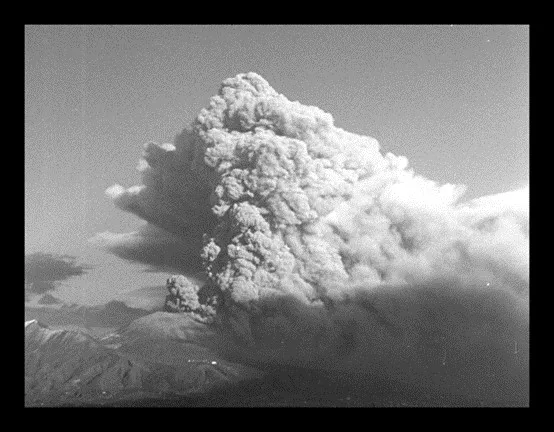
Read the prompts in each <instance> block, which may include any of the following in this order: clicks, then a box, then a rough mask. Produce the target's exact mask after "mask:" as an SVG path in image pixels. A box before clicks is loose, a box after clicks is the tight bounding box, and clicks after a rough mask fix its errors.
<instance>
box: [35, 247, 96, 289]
mask: <svg viewBox="0 0 554 432" xmlns="http://www.w3.org/2000/svg"><path fill="white" fill-rule="evenodd" d="M88 270H90V267H89V266H86V265H84V264H77V263H76V257H74V256H71V255H56V254H50V253H43V252H35V253H32V254H27V255H25V296H26V299H27V297H28V296H30V295H35V294H45V293H47V292H49V291H54V290H55V289H56V288H57V287H58V285H59V283H60V282H63V281H65V280H67V279H69V278H72V277H75V276H82V275H83V274H85V273H86V272H87V271H88Z"/></svg>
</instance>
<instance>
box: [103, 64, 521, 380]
mask: <svg viewBox="0 0 554 432" xmlns="http://www.w3.org/2000/svg"><path fill="white" fill-rule="evenodd" d="M139 170H140V171H141V172H142V175H143V184H142V185H140V186H134V187H131V188H129V189H125V188H123V187H121V186H119V185H117V186H113V187H112V188H110V189H108V191H107V193H108V195H109V196H110V197H111V198H112V199H113V200H114V202H115V204H116V205H117V206H118V207H119V208H121V209H122V210H125V211H128V212H131V213H134V214H135V215H137V216H139V217H140V218H142V219H144V220H145V221H146V222H147V225H145V227H143V229H142V230H140V231H139V232H135V233H132V234H112V233H102V234H99V235H98V236H97V237H96V239H95V241H97V242H100V243H101V244H103V245H104V246H105V247H107V248H108V249H109V250H111V251H112V252H114V253H116V254H117V255H119V256H122V257H124V258H127V259H134V260H139V261H142V262H148V263H153V264H156V265H160V264H164V265H167V266H168V267H171V268H173V269H176V270H178V271H180V272H182V273H184V274H186V275H192V274H195V272H197V271H198V269H199V268H202V269H203V271H204V272H205V278H206V281H207V282H206V285H209V286H210V287H212V289H216V290H217V292H218V293H219V296H220V301H219V302H218V304H219V305H220V310H219V311H218V315H219V316H220V322H221V323H222V324H224V325H225V326H226V327H225V328H226V329H227V330H229V329H230V330H231V332H232V334H233V335H234V336H235V337H237V338H238V340H240V341H241V342H240V343H241V346H249V347H250V353H251V355H252V356H255V357H257V358H264V359H266V358H273V359H275V360H276V361H280V362H283V361H286V362H301V363H304V362H307V363H310V362H312V363H313V364H318V365H319V367H325V368H338V369H344V368H347V367H352V368H353V369H357V370H359V369H360V368H362V369H364V370H367V371H371V372H376V371H381V372H382V373H386V374H389V375H393V376H397V375H398V376H400V375H402V374H404V375H406V372H405V370H407V369H405V366H406V365H410V368H412V369H413V368H415V369H416V370H417V373H412V372H411V373H410V374H411V376H417V377H423V378H421V380H422V381H425V380H426V379H427V380H428V378H429V374H428V372H425V371H426V368H427V369H428V367H429V364H430V362H431V363H432V361H431V358H433V359H435V357H437V356H438V357H441V356H444V353H443V351H445V352H446V353H447V354H446V355H448V356H450V358H454V359H456V360H455V361H454V362H452V361H451V363H455V364H456V366H455V367H453V370H456V371H457V372H456V374H454V375H456V376H460V377H463V376H464V374H463V371H467V370H468V368H470V369H476V368H477V369H478V370H479V371H480V373H479V374H476V375H475V376H477V375H478V376H480V377H481V375H483V374H484V371H485V370H488V366H487V367H485V366H486V365H488V364H489V363H487V362H490V361H493V360H491V359H493V358H494V359H496V360H494V364H495V367H496V369H497V370H496V371H495V373H500V372H502V371H503V372H505V373H504V375H506V376H508V375H510V374H511V375H510V376H512V375H513V374H514V373H515V372H514V371H516V370H518V371H519V372H518V373H521V370H525V365H524V366H521V365H522V364H525V362H523V363H522V361H521V358H522V357H523V356H525V355H526V353H527V351H526V346H527V345H528V301H529V300H528V296H529V270H528V268H529V252H528V246H529V222H528V213H529V210H528V208H529V206H528V199H529V198H528V197H529V195H528V192H529V191H528V188H525V189H522V190H518V191H514V192H508V193H505V194H500V195H495V196H489V197H484V198H480V199H476V200H472V201H470V202H466V203H463V202H462V203H460V202H459V200H460V198H461V196H462V195H463V193H464V188H463V187H460V186H456V185H451V184H445V185H439V184H437V183H435V182H433V181H430V180H428V179H425V178H423V177H421V176H419V175H417V174H415V173H414V172H413V170H412V169H410V168H409V167H408V160H407V159H406V158H404V157H401V156H395V155H393V154H391V153H386V154H383V153H382V152H381V150H380V146H379V143H378V142H377V141H376V140H375V139H373V138H370V137H365V136H360V135H356V134H352V133H349V132H347V131H345V130H343V129H340V128H338V127H336V126H335V125H334V124H333V118H332V116H331V115H330V114H328V113H325V112H323V111H322V110H320V109H319V108H317V107H312V106H304V105H301V104H300V103H299V102H291V101H289V100H288V99H287V98H286V97H285V96H283V95H281V94H278V93H277V92H276V91H275V90H274V89H273V88H271V87H270V85H269V84H268V83H267V82H266V81H265V80H264V79H263V78H262V77H260V76H259V75H257V74H255V73H247V74H239V75H237V76H236V77H234V78H230V79H227V80H225V81H224V82H223V84H222V85H221V88H220V90H219V93H218V94H217V95H216V96H214V97H213V98H212V99H211V101H210V104H209V107H208V108H206V109H203V110H202V111H201V112H200V114H199V115H198V117H197V119H196V121H195V122H193V124H192V125H191V127H190V128H186V129H185V130H183V132H182V133H181V134H180V135H178V136H177V138H176V139H175V143H174V144H162V145H158V144H155V143H148V144H147V145H146V146H145V147H144V154H143V158H142V160H141V162H140V164H139ZM514 341H516V345H517V343H518V341H519V348H518V349H517V350H516V351H517V353H518V357H517V358H518V363H517V364H518V365H519V366H517V367H516V365H515V364H514V361H513V359H512V357H513V356H512V355H511V354H510V353H511V351H510V349H511V347H512V345H513V343H514ZM469 346H472V347H474V348H475V349H472V350H469V351H468V347H469ZM407 347H411V348H410V349H408V348H407ZM432 347H436V349H434V348H432ZM435 351H436V352H435ZM475 353H478V354H475ZM441 358H442V357H441ZM441 364H442V363H441ZM348 365H350V366H348ZM522 367H523V369H521V368H522ZM518 368H519V369H518ZM402 371H404V372H402ZM483 376H484V375H483ZM425 377H426V378H425ZM414 379H415V378H414ZM454 381H455V382H458V380H454ZM454 381H452V380H451V381H450V383H452V382H454ZM462 381H463V379H460V382H462Z"/></svg>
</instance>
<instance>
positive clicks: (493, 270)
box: [25, 25, 529, 405]
mask: <svg viewBox="0 0 554 432" xmlns="http://www.w3.org/2000/svg"><path fill="white" fill-rule="evenodd" d="M25 37H26V143H25V146H26V237H25V241H26V253H27V254H30V253H33V252H34V253H35V255H34V256H38V257H40V256H43V255H40V253H38V252H41V253H43V254H44V253H49V254H52V253H53V254H58V255H62V256H66V257H68V258H66V259H65V261H63V262H67V259H69V258H71V257H73V258H78V260H80V261H79V263H77V264H72V265H74V266H75V268H77V269H78V270H80V269H81V268H85V267H86V269H87V271H86V272H83V271H77V270H75V271H72V272H71V273H67V274H68V275H69V276H71V278H70V279H68V277H66V276H64V277H63V279H61V278H60V279H59V280H63V286H54V285H49V286H52V289H50V290H49V294H50V295H54V296H56V297H57V298H58V299H59V301H62V302H66V303H73V304H100V303H108V302H109V301H113V300H115V299H117V300H118V301H123V302H125V303H127V304H130V303H131V302H132V301H134V302H135V303H137V302H138V303H137V304H138V305H139V306H140V307H144V308H146V306H145V305H144V304H141V303H140V302H141V301H142V302H145V301H146V300H147V299H145V298H142V297H140V296H134V297H133V293H136V292H139V291H140V292H143V291H141V289H144V288H147V287H148V286H151V285H163V284H164V282H165V279H166V278H167V276H168V273H170V274H172V273H179V274H182V275H184V276H185V277H187V278H189V279H190V280H193V281H195V283H196V284H197V285H191V286H197V287H198V288H197V293H198V298H197V299H196V298H195V300H194V301H195V304H197V305H198V308H197V309H196V312H197V313H195V312H190V313H189V312H187V313H185V314H184V315H186V317H184V318H183V319H184V320H185V318H186V320H189V321H186V320H185V321H183V323H181V324H179V325H180V326H181V327H182V326H185V323H188V322H191V321H190V319H191V318H190V317H191V316H192V317H194V319H195V320H196V321H195V324H194V325H192V324H187V325H188V326H189V327H187V328H189V332H188V333H187V334H189V336H190V335H199V336H198V337H197V342H198V343H199V344H201V343H202V344H206V342H205V340H206V336H205V334H206V333H205V332H206V330H205V329H204V327H205V328H209V329H210V331H211V332H213V335H214V336H213V337H212V338H211V339H210V343H209V346H210V349H211V350H213V352H217V353H218V355H220V356H222V357H223V358H232V359H233V361H235V362H237V363H240V364H244V365H249V366H251V367H256V368H259V369H261V370H265V371H267V370H272V369H276V368H282V367H287V368H304V369H306V370H310V371H317V373H323V374H325V376H327V377H335V378H329V379H330V380H331V382H337V383H338V382H351V383H352V386H353V387H356V386H357V390H356V391H357V392H358V393H357V394H363V395H366V396H365V397H367V400H370V399H371V397H370V396H371V392H372V391H375V388H376V386H377V384H376V383H377V382H381V383H382V382H386V383H389V385H390V386H391V387H393V388H394V387H395V386H396V387H397V388H400V387H401V386H407V387H408V388H411V389H417V392H420V394H423V395H429V394H433V395H440V396H437V398H439V399H440V398H443V399H441V400H443V403H444V404H445V405H449V404H456V402H455V401H456V400H458V399H459V400H464V401H465V402H464V403H462V404H468V403H469V404H472V403H475V404H478V403H479V404H515V405H525V404H528V397H529V396H528V385H529V384H528V381H529V376H528V360H529V185H528V27H526V26H456V25H454V26H450V25H446V26H46V27H41V26H27V27H26V32H25ZM218 85H219V89H218V88H217V86H218ZM210 94H215V95H214V96H213V97H211V99H210V98H209V95H210ZM187 110H189V111H187ZM179 131H180V132H179ZM175 133H177V134H176V135H175ZM144 142H146V144H144V145H143V147H142V156H141V157H140V145H142V143H144ZM408 158H409V159H410V161H409V160H408ZM137 161H138V166H137ZM135 167H136V168H137V171H136V173H135V172H134V171H133V169H134V168H135ZM137 174H138V175H137ZM133 185H134V186H133ZM104 191H105V194H106V195H107V197H108V198H110V199H111V200H112V201H113V203H114V204H115V206H114V209H112V208H110V207H109V206H107V204H106V201H109V200H107V199H106V198H105V197H102V196H101V195H102V193H104ZM48 256H50V255H48ZM50 262H62V261H60V260H58V261H56V260H55V259H50ZM71 262H72V263H74V262H75V259H73V261H71ZM81 262H82V263H81ZM43 273H44V272H43ZM37 282H40V281H37ZM168 283H169V281H168ZM191 289H192V288H191ZM162 291H163V288H162ZM149 292H150V293H151V292H157V293H159V292H161V291H160V290H158V291H156V290H153V291H152V290H151V291H149ZM27 294H28V295H29V296H31V300H29V299H28V298H26V301H27V302H29V301H32V297H33V295H35V296H38V295H40V294H38V293H37V292H36V290H35V291H34V292H33V291H32V290H28V291H27ZM156 295H158V296H159V294H156ZM163 295H164V294H163V293H162V296H163ZM132 299H134V300H132ZM148 300H149V301H152V296H150V298H149V299H148ZM198 311H201V313H200V312H198ZM160 313H161V312H155V314H160ZM154 316H158V315H154ZM164 319H166V318H164ZM141 320H143V321H141ZM144 320H146V321H144ZM138 321H140V322H142V323H144V322H147V323H150V324H148V325H154V324H152V323H154V322H155V323H156V325H159V321H156V320H154V318H152V317H151V316H150V318H149V316H146V317H142V318H139V319H138ZM163 322H166V321H163ZM167 322H170V321H167ZM175 322H176V321H174V320H173V319H172V321H171V323H175ZM135 325H138V324H135ZM172 325H173V324H172ZM145 326H146V327H147V325H146V324H143V325H142V326H141V327H140V328H141V329H144V328H146V327H145ZM199 326H200V327H199ZM202 326H204V327H202ZM199 329H201V330H199ZM34 331H35V330H34ZM149 334H150V333H149ZM210 334H211V333H210ZM190 337H191V338H192V340H196V339H195V337H196V336H190ZM200 341H203V342H200ZM206 346H207V345H206ZM136 368H138V369H137V370H143V369H141V368H142V366H140V364H139V365H138V366H136ZM333 380H334V381H333ZM390 383H397V384H390ZM380 385H381V386H382V384H380ZM360 387H361V388H360ZM352 391H353V392H354V390H352ZM423 399H425V397H423ZM470 400H471V401H473V402H467V401H470ZM453 401H454V402H453Z"/></svg>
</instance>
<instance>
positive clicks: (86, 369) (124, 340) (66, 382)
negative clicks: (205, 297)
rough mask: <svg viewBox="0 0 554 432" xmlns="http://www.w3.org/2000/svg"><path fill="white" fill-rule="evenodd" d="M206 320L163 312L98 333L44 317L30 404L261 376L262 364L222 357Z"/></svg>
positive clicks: (30, 327) (28, 382) (30, 370)
mask: <svg viewBox="0 0 554 432" xmlns="http://www.w3.org/2000/svg"><path fill="white" fill-rule="evenodd" d="M194 326H197V328H195V327H194ZM202 326H203V325H201V324H199V323H195V322H194V321H193V320H192V319H189V318H188V317H186V316H184V315H178V314H169V313H164V312H156V313H154V314H151V315H149V316H146V317H143V318H139V319H138V320H136V321H135V322H133V323H132V324H131V325H129V326H127V327H126V328H125V329H123V330H121V331H118V332H116V333H114V334H112V335H110V336H109V337H104V338H102V339H97V338H95V337H92V336H91V335H89V334H87V333H86V332H85V331H79V330H52V329H50V328H48V327H47V326H45V325H43V324H41V323H39V322H38V321H37V320H31V321H27V322H25V403H26V405H27V406H32V405H60V404H62V405H63V404H70V405H75V404H89V403H92V404H106V403H114V401H118V400H129V399H137V398H139V399H140V398H163V397H166V396H168V395H188V394H196V393H202V392H206V391H208V390H212V389H214V388H215V387H217V386H224V385H225V384H231V383H235V382H238V381H242V380H244V379H250V378H254V377H257V376H259V373H258V371H256V370H254V369H251V368H248V367H245V366H241V365H237V364H234V363H230V362H228V361H225V360H224V359H221V358H220V357H219V356H218V355H217V354H215V353H214V352H213V351H212V350H210V348H209V345H206V344H203V343H202V341H207V340H208V339H209V338H210V334H209V330H207V329H203V328H202ZM202 331H204V333H202ZM199 335H200V337H199Z"/></svg>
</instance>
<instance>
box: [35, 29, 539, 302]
mask: <svg viewBox="0 0 554 432" xmlns="http://www.w3.org/2000/svg"><path fill="white" fill-rule="evenodd" d="M249 71H253V72H257V73H259V74H260V75H262V76H263V77H264V78H265V79H267V80H268V82H269V83H270V84H271V85H272V86H273V87H274V88H275V89H276V90H277V91H278V92H280V93H283V94H284V95H285V96H287V97H288V98H289V99H290V100H298V101H300V102H301V103H303V104H305V105H315V106H318V107H320V108H321V109H323V110H324V111H327V112H329V113H331V114H332V115H333V116H334V118H335V125H336V126H338V127H341V128H343V129H346V130H348V131H350V132H356V133H359V134H363V135H369V136H372V137H374V138H377V139H378V140H379V142H380V144H381V147H382V150H383V151H384V152H387V151H391V152H392V153H395V154H397V155H404V156H406V157H408V159H409V161H410V165H411V166H412V168H414V170H415V171H416V172H417V173H419V174H422V175H424V176H425V177H427V178H430V179H432V180H435V181H437V182H439V183H447V182H449V183H456V184H465V185H466V186H467V188H468V189H467V193H466V195H465V197H466V198H467V199H470V198H474V197H478V196H482V195H487V194H492V193H499V192H504V191H508V190H512V189H516V188H519V187H521V186H524V185H526V184H528V177H529V155H528V152H529V28H528V27H527V26H457V25H455V26H450V25H443V26H26V27H25V252H26V253H31V252H36V251H43V252H51V253H59V254H71V255H76V256H77V257H78V258H79V259H80V260H82V261H83V262H86V264H91V265H93V266H96V268H95V270H92V271H90V272H89V273H87V274H86V275H83V276H81V277H79V278H78V279H72V280H70V281H67V282H66V287H65V288H62V289H61V292H63V293H64V295H65V296H66V297H67V298H71V299H72V300H75V301H80V302H92V303H95V302H96V303H97V302H100V301H102V300H104V299H105V300H106V301H107V300H110V298H109V297H110V296H113V292H115V291H117V290H119V291H121V292H123V291H128V290H129V289H131V288H135V289H138V288H141V287H145V286H149V285H156V284H163V283H164V281H165V279H164V277H165V274H157V273H145V272H143V271H141V270H142V269H143V267H142V266H140V265H137V264H129V263H126V262H124V261H121V260H120V259H118V258H115V257H111V256H108V255H107V254H105V253H103V252H101V251H95V250H93V249H92V248H91V247H90V246H89V245H88V244H87V239H88V238H90V237H92V236H93V235H94V234H95V233H97V232H101V231H106V230H109V231H113V232H128V231H130V230H132V229H134V228H136V227H138V226H139V225H141V224H142V222H140V221H139V220H138V219H137V218H136V217H134V216H132V215H129V214H126V213H123V212H121V211H119V210H117V209H116V208H115V206H113V204H112V203H111V202H110V200H109V199H108V198H107V197H105V195H104V191H105V189H106V188H107V187H109V186H111V185H113V184H115V183H119V184H121V185H123V186H131V185H134V184H138V183H139V181H140V175H139V173H138V172H137V171H136V170H135V167H136V166H137V163H138V159H139V157H140V155H141V152H142V145H143V144H144V143H146V142H148V141H157V142H171V141H173V138H174V136H175V135H176V134H177V133H178V132H179V131H180V130H181V129H182V128H183V127H184V126H185V125H187V124H188V123H190V122H191V121H192V120H193V119H194V117H195V116H196V115H197V114H198V112H199V110H200V109H201V108H203V107H205V106H207V104H208V102H209V98H210V97H211V96H213V95H214V94H216V92H217V90H218V88H219V85H220V83H221V81H222V80H223V79H225V78H228V77H232V76H235V75H236V74H237V73H240V72H249ZM115 281H118V282H117V283H115ZM114 285H118V288H115V287H114ZM64 289H65V291H64Z"/></svg>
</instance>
